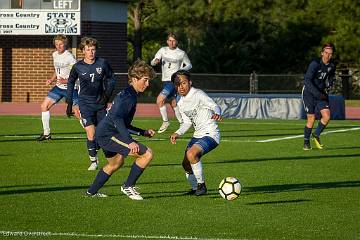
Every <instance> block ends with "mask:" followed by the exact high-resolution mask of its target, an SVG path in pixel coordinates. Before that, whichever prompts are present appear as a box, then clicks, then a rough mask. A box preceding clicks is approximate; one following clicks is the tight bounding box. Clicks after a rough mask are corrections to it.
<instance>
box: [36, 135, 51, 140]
mask: <svg viewBox="0 0 360 240" xmlns="http://www.w3.org/2000/svg"><path fill="white" fill-rule="evenodd" d="M44 140H51V134H50V133H49V134H48V135H44V134H41V135H40V136H39V137H37V138H36V141H39V142H41V141H44Z"/></svg>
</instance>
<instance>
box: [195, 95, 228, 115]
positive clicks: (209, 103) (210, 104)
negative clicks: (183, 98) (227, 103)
mask: <svg viewBox="0 0 360 240" xmlns="http://www.w3.org/2000/svg"><path fill="white" fill-rule="evenodd" d="M196 97H197V98H199V99H200V102H201V104H202V105H203V106H205V107H207V108H209V109H210V110H211V111H212V112H213V113H214V114H213V115H212V117H211V118H212V119H214V120H215V121H221V120H222V117H221V108H220V106H219V105H217V103H216V102H215V101H214V100H213V99H212V98H211V97H209V96H208V95H207V94H206V93H205V92H203V91H201V92H198V93H197V96H196Z"/></svg>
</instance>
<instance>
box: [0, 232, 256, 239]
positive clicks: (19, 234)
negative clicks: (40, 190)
mask: <svg viewBox="0 0 360 240" xmlns="http://www.w3.org/2000/svg"><path fill="white" fill-rule="evenodd" d="M1 235H2V236H5V237H14V236H16V237H24V238H27V237H52V236H63V237H74V238H78V237H85V238H128V239H178V240H235V239H233V238H201V237H186V236H185V237H180V236H170V235H167V236H165V235H164V236H161V235H160V236H153V235H122V234H87V233H75V232H41V231H38V232H31V231H0V236H1ZM240 240H241V239H240ZM242 240H246V239H245V238H242ZM248 240H249V239H248Z"/></svg>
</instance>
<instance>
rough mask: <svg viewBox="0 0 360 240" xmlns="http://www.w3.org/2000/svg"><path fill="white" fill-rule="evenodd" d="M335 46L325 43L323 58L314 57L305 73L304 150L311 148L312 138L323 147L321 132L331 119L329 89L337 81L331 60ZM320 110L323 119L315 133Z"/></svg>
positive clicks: (320, 147) (303, 96) (303, 98)
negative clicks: (316, 118) (317, 115)
mask: <svg viewBox="0 0 360 240" xmlns="http://www.w3.org/2000/svg"><path fill="white" fill-rule="evenodd" d="M334 52H335V47H334V45H333V44H331V43H328V44H325V45H324V46H323V47H322V49H321V58H318V59H314V60H313V61H312V62H311V63H310V65H309V67H308V69H307V71H306V74H305V77H304V87H303V90H302V100H303V104H304V108H305V112H306V115H307V122H306V125H305V128H304V147H303V149H304V150H310V149H311V145H310V138H311V139H312V140H313V141H314V143H315V146H316V147H317V148H319V149H322V148H323V145H322V144H321V141H320V134H321V132H322V131H323V130H324V129H325V127H326V126H327V125H328V123H329V120H330V108H329V95H328V92H329V90H330V89H331V88H332V87H333V85H334V81H335V70H336V68H335V64H334V62H333V61H332V60H331V58H332V56H333V53H334ZM316 110H319V111H320V115H321V119H320V121H319V124H318V126H317V128H316V130H315V132H314V133H312V128H313V126H314V123H315V111H316Z"/></svg>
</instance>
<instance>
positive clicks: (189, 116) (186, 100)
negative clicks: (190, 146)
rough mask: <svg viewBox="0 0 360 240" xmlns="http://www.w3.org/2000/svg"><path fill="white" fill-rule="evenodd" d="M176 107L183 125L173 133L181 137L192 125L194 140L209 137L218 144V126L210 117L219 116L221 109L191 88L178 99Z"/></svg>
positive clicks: (197, 90) (202, 93)
mask: <svg viewBox="0 0 360 240" xmlns="http://www.w3.org/2000/svg"><path fill="white" fill-rule="evenodd" d="M177 105H178V107H179V110H180V113H181V116H182V119H183V123H182V124H181V126H180V128H179V129H178V130H177V131H176V132H175V133H177V134H178V135H183V134H184V133H185V132H186V131H187V130H188V129H189V128H190V127H191V125H192V126H194V130H195V131H194V135H193V136H194V137H195V138H202V137H205V136H209V137H212V138H213V139H214V140H215V141H216V142H217V143H220V130H219V127H218V124H217V122H216V121H215V120H214V119H211V117H212V116H213V114H215V113H216V114H218V115H221V109H220V107H219V106H218V105H217V104H216V103H215V102H214V100H213V99H211V98H210V97H209V96H208V95H207V94H206V93H205V92H204V91H202V90H200V89H197V88H194V87H191V88H190V91H189V93H188V94H187V95H186V96H181V97H180V100H179V101H178V103H177Z"/></svg>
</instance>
